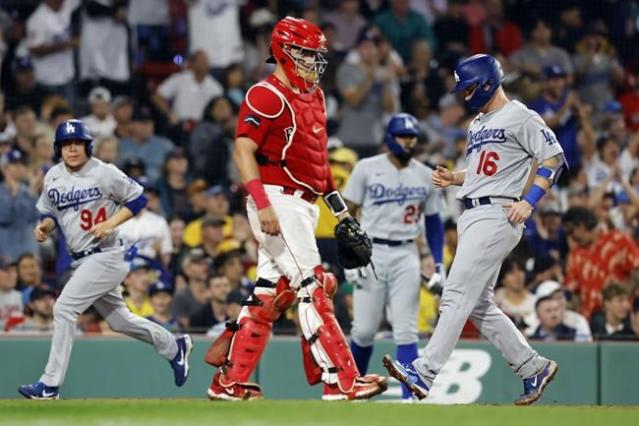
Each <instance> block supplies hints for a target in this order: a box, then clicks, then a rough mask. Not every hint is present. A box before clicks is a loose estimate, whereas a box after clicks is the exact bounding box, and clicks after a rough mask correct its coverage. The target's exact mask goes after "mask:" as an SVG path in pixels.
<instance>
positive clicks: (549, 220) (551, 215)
mask: <svg viewBox="0 0 639 426" xmlns="http://www.w3.org/2000/svg"><path fill="white" fill-rule="evenodd" d="M533 220H534V226H530V227H529V228H532V229H533V231H532V232H528V230H527V231H526V241H527V242H528V247H529V248H530V251H531V252H532V254H533V257H535V259H537V258H540V257H541V256H544V255H550V256H552V257H553V258H555V259H557V260H559V258H560V252H561V249H562V244H563V243H564V235H563V230H562V229H561V209H560V207H559V204H558V203H556V202H555V201H545V202H544V203H543V204H542V205H540V206H539V210H538V213H537V214H536V215H535V216H533Z"/></svg>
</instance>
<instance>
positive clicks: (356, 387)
mask: <svg viewBox="0 0 639 426" xmlns="http://www.w3.org/2000/svg"><path fill="white" fill-rule="evenodd" d="M386 389H388V379H386V377H384V376H379V375H377V374H367V375H365V376H363V377H357V378H356V379H355V383H354V384H353V388H352V389H351V390H350V391H348V392H342V390H341V389H340V388H339V385H338V384H337V383H324V393H323V394H322V400H323V401H351V400H354V399H370V398H372V397H374V396H377V395H379V394H381V393H383V392H385V391H386Z"/></svg>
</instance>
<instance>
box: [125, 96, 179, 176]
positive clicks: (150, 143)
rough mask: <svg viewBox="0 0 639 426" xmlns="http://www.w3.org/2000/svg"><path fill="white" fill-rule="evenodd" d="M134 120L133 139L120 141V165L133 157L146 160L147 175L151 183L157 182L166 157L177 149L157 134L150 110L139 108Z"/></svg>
mask: <svg viewBox="0 0 639 426" xmlns="http://www.w3.org/2000/svg"><path fill="white" fill-rule="evenodd" d="M132 120H133V121H132V122H131V125H130V128H131V137H130V138H126V139H122V140H120V147H119V148H120V149H119V153H118V154H119V156H120V159H119V163H120V164H123V163H124V160H126V159H127V158H129V157H132V156H137V157H140V158H144V163H145V164H146V175H147V177H148V178H149V180H150V181H151V182H156V181H157V180H158V179H159V178H160V175H161V173H162V166H163V165H164V159H165V158H166V155H167V154H168V153H169V152H171V151H173V149H174V148H175V147H174V146H173V143H172V142H171V141H170V140H168V139H167V138H165V137H162V136H158V135H156V134H155V123H154V122H153V117H152V116H151V111H149V109H148V108H146V107H142V108H139V109H138V110H137V111H136V112H135V114H134V115H133V119H132Z"/></svg>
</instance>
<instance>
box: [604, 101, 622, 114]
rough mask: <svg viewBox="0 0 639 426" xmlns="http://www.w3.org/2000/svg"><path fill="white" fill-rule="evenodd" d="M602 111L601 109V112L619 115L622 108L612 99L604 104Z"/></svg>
mask: <svg viewBox="0 0 639 426" xmlns="http://www.w3.org/2000/svg"><path fill="white" fill-rule="evenodd" d="M602 109H603V112H609V113H612V114H620V113H622V112H623V106H622V105H621V104H620V103H619V102H618V101H615V100H614V99H613V100H611V101H608V102H606V103H604V104H603V108H602Z"/></svg>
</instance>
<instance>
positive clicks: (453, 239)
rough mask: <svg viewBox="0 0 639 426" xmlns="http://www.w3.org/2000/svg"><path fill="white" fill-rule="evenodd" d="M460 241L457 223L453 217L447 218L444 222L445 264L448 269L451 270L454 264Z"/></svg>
mask: <svg viewBox="0 0 639 426" xmlns="http://www.w3.org/2000/svg"><path fill="white" fill-rule="evenodd" d="M458 242H459V237H458V235H457V223H455V221H454V220H452V219H447V220H446V222H445V223H444V266H445V267H446V270H449V269H450V266H451V265H452V264H453V258H454V257H455V252H456V251H457V243H458Z"/></svg>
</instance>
